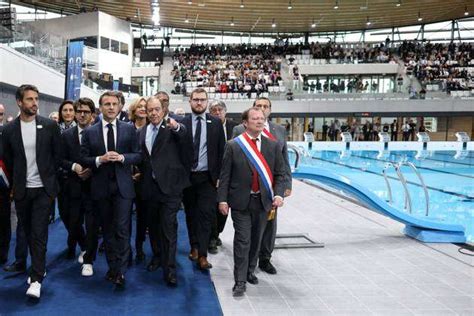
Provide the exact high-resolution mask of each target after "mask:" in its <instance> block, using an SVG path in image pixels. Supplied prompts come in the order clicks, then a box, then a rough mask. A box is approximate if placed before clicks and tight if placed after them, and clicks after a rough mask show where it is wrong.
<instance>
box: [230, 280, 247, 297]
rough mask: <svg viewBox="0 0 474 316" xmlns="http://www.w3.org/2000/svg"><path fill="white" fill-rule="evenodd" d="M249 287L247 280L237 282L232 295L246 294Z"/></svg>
mask: <svg viewBox="0 0 474 316" xmlns="http://www.w3.org/2000/svg"><path fill="white" fill-rule="evenodd" d="M246 290H247V287H246V286H245V282H235V285H234V287H233V288H232V296H234V297H239V296H244V293H245V291H246Z"/></svg>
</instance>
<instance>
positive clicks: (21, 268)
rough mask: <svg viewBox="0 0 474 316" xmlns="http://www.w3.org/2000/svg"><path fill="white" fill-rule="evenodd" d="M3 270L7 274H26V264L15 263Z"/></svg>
mask: <svg viewBox="0 0 474 316" xmlns="http://www.w3.org/2000/svg"><path fill="white" fill-rule="evenodd" d="M3 270H5V271H7V272H26V264H25V263H20V262H16V261H15V262H13V263H12V264H10V265H8V266H5V267H4V268H3Z"/></svg>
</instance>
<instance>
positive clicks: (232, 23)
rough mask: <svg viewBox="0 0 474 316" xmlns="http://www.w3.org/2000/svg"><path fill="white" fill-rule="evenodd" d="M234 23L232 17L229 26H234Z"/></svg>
mask: <svg viewBox="0 0 474 316" xmlns="http://www.w3.org/2000/svg"><path fill="white" fill-rule="evenodd" d="M234 25H235V23H234V17H232V19H230V26H234Z"/></svg>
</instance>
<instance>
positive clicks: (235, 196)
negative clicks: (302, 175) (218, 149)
mask: <svg viewBox="0 0 474 316" xmlns="http://www.w3.org/2000/svg"><path fill="white" fill-rule="evenodd" d="M260 152H261V153H262V155H263V157H265V160H266V161H267V163H268V166H269V167H270V171H271V172H272V174H273V191H274V195H279V196H281V197H283V195H284V192H285V185H286V184H285V162H284V161H283V157H282V155H281V149H280V147H279V145H278V143H277V142H275V141H273V140H270V139H268V138H266V137H264V136H262V144H261V148H260ZM259 182H260V189H261V190H260V193H261V199H262V204H263V208H264V209H265V211H270V210H271V208H272V200H271V199H270V196H269V194H268V192H267V191H266V190H265V187H264V185H263V183H262V179H261V178H260V177H259ZM251 187H252V165H251V163H250V161H249V160H248V158H247V156H246V155H245V154H244V152H243V151H242V149H241V148H240V146H239V144H238V143H237V142H236V141H235V140H230V141H229V142H228V143H227V145H226V149H225V153H224V160H223V162H222V170H221V174H220V178H219V187H218V188H217V198H218V201H219V202H227V203H228V204H229V206H230V207H231V208H232V209H236V210H246V209H247V206H248V205H249V201H250V190H251Z"/></svg>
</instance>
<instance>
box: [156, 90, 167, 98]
mask: <svg viewBox="0 0 474 316" xmlns="http://www.w3.org/2000/svg"><path fill="white" fill-rule="evenodd" d="M160 94H162V95H166V97H167V98H168V100H169V99H170V95H169V94H168V92H166V91H162V90H161V91H158V92H157V93H155V97H158V96H160Z"/></svg>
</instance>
